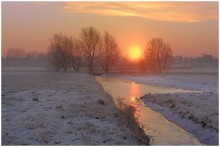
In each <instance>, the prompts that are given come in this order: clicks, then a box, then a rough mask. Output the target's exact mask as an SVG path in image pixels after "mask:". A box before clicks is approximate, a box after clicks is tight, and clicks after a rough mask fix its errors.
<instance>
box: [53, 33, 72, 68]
mask: <svg viewBox="0 0 220 147" xmlns="http://www.w3.org/2000/svg"><path fill="white" fill-rule="evenodd" d="M49 42H50V45H49V54H50V55H51V57H52V63H53V64H54V66H55V67H56V70H57V71H59V69H60V68H63V69H64V72H67V69H68V66H69V61H70V53H71V50H72V48H73V42H72V38H71V37H67V36H65V35H62V34H55V35H53V37H52V38H51V39H50V40H49Z"/></svg>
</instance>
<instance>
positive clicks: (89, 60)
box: [2, 27, 218, 73]
mask: <svg viewBox="0 0 220 147" xmlns="http://www.w3.org/2000/svg"><path fill="white" fill-rule="evenodd" d="M144 57H145V58H144V59H140V60H138V61H136V62H134V61H131V60H129V59H128V58H127V57H122V56H121V54H120V49H119V45H118V43H117V41H116V39H115V37H114V36H113V35H112V34H111V33H109V32H108V31H105V32H104V33H101V32H100V31H99V30H97V29H96V28H94V27H86V28H82V30H81V33H80V34H79V35H78V37H77V38H73V37H71V36H69V37H68V36H66V35H63V34H61V33H57V34H54V35H53V36H52V37H51V38H50V39H49V45H48V51H47V52H46V53H40V52H38V51H30V52H26V51H25V50H23V49H19V48H10V49H8V50H7V55H6V58H3V59H2V65H3V66H44V67H52V68H53V69H55V70H56V71H60V70H63V71H64V72H67V71H69V70H74V71H75V72H78V71H80V69H81V68H82V69H87V70H88V72H89V73H96V72H105V73H109V72H123V71H138V72H146V71H150V72H157V73H162V72H164V71H167V70H169V69H170V68H171V67H174V66H178V65H187V64H190V65H197V64H205V65H208V66H209V65H211V66H213V65H214V66H218V59H216V58H213V56H212V55H203V56H202V57H194V58H190V57H182V56H173V54H172V49H171V47H170V45H169V44H168V43H165V42H164V41H163V39H161V38H153V39H151V40H149V41H148V42H147V46H146V48H145V51H144Z"/></svg>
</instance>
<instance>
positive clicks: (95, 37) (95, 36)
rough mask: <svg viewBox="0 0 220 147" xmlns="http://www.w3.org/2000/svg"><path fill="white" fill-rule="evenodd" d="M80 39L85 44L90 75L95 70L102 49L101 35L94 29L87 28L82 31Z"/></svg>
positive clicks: (84, 49)
mask: <svg viewBox="0 0 220 147" xmlns="http://www.w3.org/2000/svg"><path fill="white" fill-rule="evenodd" d="M80 38H81V40H82V43H83V46H84V48H83V51H84V55H85V56H86V57H87V64H88V68H89V73H92V72H93V70H94V64H95V58H96V57H97V55H98V50H99V49H100V48H101V34H100V32H99V31H98V30H97V29H95V28H94V27H87V28H83V29H82V30H81V34H80Z"/></svg>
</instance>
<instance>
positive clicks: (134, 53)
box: [128, 46, 142, 60]
mask: <svg viewBox="0 0 220 147" xmlns="http://www.w3.org/2000/svg"><path fill="white" fill-rule="evenodd" d="M141 56H142V50H141V49H140V47H138V46H132V47H130V48H129V49H128V57H129V59H131V60H138V59H140V58H141Z"/></svg>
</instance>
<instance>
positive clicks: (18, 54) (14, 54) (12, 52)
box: [6, 48, 26, 59]
mask: <svg viewBox="0 0 220 147" xmlns="http://www.w3.org/2000/svg"><path fill="white" fill-rule="evenodd" d="M25 56H26V52H25V50H23V49H19V48H9V49H8V50H7V55H6V58H7V59H21V58H25Z"/></svg>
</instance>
